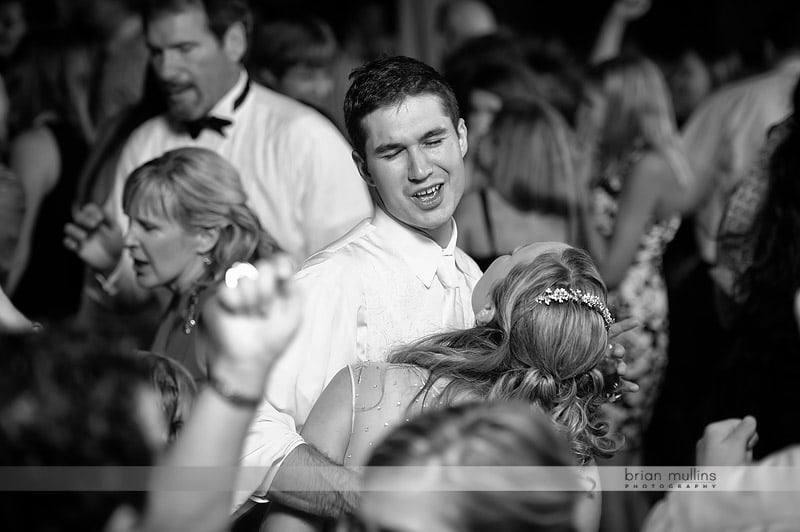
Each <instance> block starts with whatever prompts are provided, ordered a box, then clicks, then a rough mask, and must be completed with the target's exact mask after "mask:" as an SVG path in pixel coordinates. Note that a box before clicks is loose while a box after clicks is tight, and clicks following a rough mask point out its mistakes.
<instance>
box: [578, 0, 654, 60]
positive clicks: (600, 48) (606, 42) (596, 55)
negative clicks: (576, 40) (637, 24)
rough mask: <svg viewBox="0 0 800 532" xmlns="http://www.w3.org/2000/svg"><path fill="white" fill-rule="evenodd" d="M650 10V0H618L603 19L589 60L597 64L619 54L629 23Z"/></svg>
mask: <svg viewBox="0 0 800 532" xmlns="http://www.w3.org/2000/svg"><path fill="white" fill-rule="evenodd" d="M649 10H650V0H616V2H614V4H613V5H612V6H611V9H609V11H608V13H607V14H606V17H605V18H604V19H603V24H602V25H601V26H600V32H599V33H598V34H597V40H596V41H595V44H594V48H593V49H592V53H591V55H590V56H589V62H590V63H591V64H593V65H596V64H597V63H600V62H602V61H605V60H607V59H613V58H614V57H616V56H618V55H619V53H620V51H621V50H622V40H623V39H624V37H625V29H626V28H627V27H628V24H629V23H630V22H631V21H633V20H636V19H638V18H641V17H642V16H644V14H645V13H647V12H648V11H649Z"/></svg>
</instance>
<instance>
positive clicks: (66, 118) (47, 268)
mask: <svg viewBox="0 0 800 532" xmlns="http://www.w3.org/2000/svg"><path fill="white" fill-rule="evenodd" d="M20 55H21V57H22V58H24V59H25V62H24V63H22V62H21V63H19V64H17V65H16V67H15V69H14V72H13V76H14V79H15V84H16V89H15V91H14V92H13V93H12V108H11V120H12V131H13V138H12V142H11V146H10V153H9V164H10V167H11V169H12V171H13V172H14V173H15V174H16V175H17V176H18V177H19V180H20V182H21V183H22V186H23V189H24V192H25V203H24V205H25V213H24V216H23V219H22V226H21V228H20V235H19V241H18V243H17V247H16V250H15V252H14V255H13V259H12V264H11V269H10V271H9V273H8V279H7V283H6V285H5V287H6V290H7V292H8V295H9V297H11V299H12V301H13V302H14V304H15V305H16V306H17V307H18V308H19V309H20V310H21V311H22V312H24V313H25V314H26V315H28V316H29V317H30V318H32V319H36V320H48V321H61V320H68V319H70V318H71V317H72V316H74V315H75V313H77V311H78V305H79V303H80V294H81V283H82V278H83V264H82V263H81V261H80V260H79V259H78V258H77V257H75V255H74V254H72V253H70V252H69V251H68V250H66V249H64V247H63V246H62V244H61V242H62V238H63V228H64V224H65V223H67V222H68V221H69V220H70V219H71V218H72V212H71V204H72V198H73V197H74V196H75V193H76V190H77V187H78V178H79V174H80V170H81V166H82V165H83V163H84V161H85V159H86V156H87V154H88V151H89V140H90V136H91V124H90V119H89V110H88V87H87V86H86V81H87V80H88V77H89V72H90V68H91V63H90V58H91V56H90V50H89V47H88V43H87V42H85V41H83V40H82V39H81V38H79V37H75V36H74V35H70V34H68V33H66V32H54V31H48V32H46V34H45V33H38V34H35V35H32V36H31V37H30V39H29V40H28V41H27V42H26V44H25V45H23V47H22V49H21V50H20ZM54 265H58V274H57V275H56V274H55V271H54V269H53V268H54Z"/></svg>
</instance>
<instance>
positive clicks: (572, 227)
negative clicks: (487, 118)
mask: <svg viewBox="0 0 800 532" xmlns="http://www.w3.org/2000/svg"><path fill="white" fill-rule="evenodd" d="M483 142H489V143H491V147H492V150H491V152H492V153H493V154H494V156H493V159H492V161H490V162H489V164H488V165H487V164H485V163H483V162H480V164H481V165H482V166H484V167H485V170H486V172H487V173H488V175H489V180H490V184H491V186H492V188H494V189H495V190H496V191H497V192H498V194H500V196H501V197H502V198H503V199H504V200H506V201H507V202H508V203H510V204H511V205H513V206H514V207H515V208H517V209H519V210H521V211H533V210H535V211H539V212H542V213H547V214H555V215H559V216H563V217H565V218H566V219H567V223H568V225H569V238H570V242H573V243H574V242H576V240H577V237H578V235H577V232H578V225H579V220H578V182H577V176H576V174H575V167H574V164H573V158H574V156H575V153H576V150H575V146H574V135H573V133H572V131H571V129H570V127H569V125H568V124H567V122H566V121H565V120H564V118H563V117H562V116H561V115H560V114H559V112H558V111H557V110H555V109H554V108H553V107H551V106H550V105H549V104H547V103H545V102H544V101H541V100H534V99H528V100H515V101H507V102H504V103H503V108H502V110H501V111H500V112H499V113H498V114H497V116H495V119H494V121H493V123H492V127H491V130H490V131H489V134H488V135H487V137H486V138H485V139H484V140H483Z"/></svg>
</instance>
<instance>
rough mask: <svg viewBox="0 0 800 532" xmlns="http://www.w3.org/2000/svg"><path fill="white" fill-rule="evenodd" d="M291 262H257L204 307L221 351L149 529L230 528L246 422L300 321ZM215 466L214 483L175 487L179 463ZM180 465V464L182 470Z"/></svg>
mask: <svg viewBox="0 0 800 532" xmlns="http://www.w3.org/2000/svg"><path fill="white" fill-rule="evenodd" d="M291 268H292V267H291V260H290V259H289V258H288V257H285V256H281V257H277V258H275V259H274V260H272V261H269V262H262V263H260V264H259V265H258V269H257V272H258V275H257V278H256V279H249V278H245V279H241V280H240V281H239V282H238V284H237V285H235V286H234V285H233V284H231V285H228V286H223V287H222V288H221V289H220V290H219V291H218V293H217V295H216V296H215V297H213V298H211V299H210V300H209V302H208V303H207V305H206V306H205V307H204V308H203V313H202V320H201V331H203V332H204V333H205V334H206V335H207V337H208V339H209V342H210V345H211V346H212V350H213V352H214V353H216V358H215V359H214V361H213V364H212V369H211V379H210V382H211V383H212V384H210V385H208V386H206V387H205V388H203V389H202V390H201V392H200V394H199V396H198V398H197V400H196V402H195V406H194V410H193V412H192V415H191V416H190V418H189V420H188V422H187V423H186V425H185V426H184V429H183V431H182V433H181V435H180V437H179V438H178V440H177V441H176V442H175V444H174V445H173V447H172V448H171V449H170V451H169V453H168V454H167V455H166V457H165V458H164V460H163V461H162V463H161V465H162V466H163V467H160V468H157V471H156V474H155V475H154V476H153V478H152V481H151V490H150V499H149V501H148V511H147V514H146V516H145V526H144V529H145V530H147V531H161V530H192V531H194V532H206V531H207V532H219V531H221V530H224V529H225V528H226V524H227V521H228V518H229V512H230V503H231V493H232V491H233V488H234V482H235V480H236V478H237V473H238V471H237V469H238V468H237V464H238V461H239V457H240V455H241V449H242V443H243V441H244V438H245V435H246V433H247V428H248V426H249V425H250V422H251V420H252V418H253V414H254V412H255V407H256V405H257V404H258V402H259V399H260V397H261V394H262V393H263V389H264V383H265V381H266V377H267V374H268V372H269V371H270V368H271V367H272V365H273V362H274V361H275V359H276V358H277V357H278V356H280V355H281V353H282V352H283V350H284V348H285V346H286V344H287V343H288V341H289V339H290V338H291V337H292V335H293V334H294V333H295V331H296V328H297V325H298V323H299V321H300V305H299V303H298V301H297V297H296V295H295V292H294V289H293V288H292V285H291V282H290V281H289V277H290V275H291V272H292V269H291ZM198 466H200V467H203V466H214V467H215V468H217V469H215V471H214V473H215V475H214V484H213V486H212V485H209V486H208V489H207V490H194V491H190V492H182V491H175V490H173V489H170V486H171V483H172V482H173V480H174V478H176V477H175V475H176V473H178V474H179V472H180V468H187V467H198ZM176 468H178V469H176Z"/></svg>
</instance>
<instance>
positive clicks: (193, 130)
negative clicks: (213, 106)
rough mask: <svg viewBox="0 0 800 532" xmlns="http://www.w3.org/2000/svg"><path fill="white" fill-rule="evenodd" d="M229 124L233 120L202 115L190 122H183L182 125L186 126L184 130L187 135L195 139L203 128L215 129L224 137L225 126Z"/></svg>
mask: <svg viewBox="0 0 800 532" xmlns="http://www.w3.org/2000/svg"><path fill="white" fill-rule="evenodd" d="M231 124H233V122H231V121H230V120H227V119H225V118H220V117H218V116H204V117H203V118H198V119H197V120H193V121H191V122H184V124H183V127H185V128H186V132H187V133H189V136H191V137H192V138H193V139H196V138H197V137H199V136H200V133H201V132H202V131H203V130H204V129H210V130H212V131H216V132H217V133H219V134H220V135H222V136H223V137H224V136H225V128H226V127H228V126H229V125H231Z"/></svg>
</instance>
